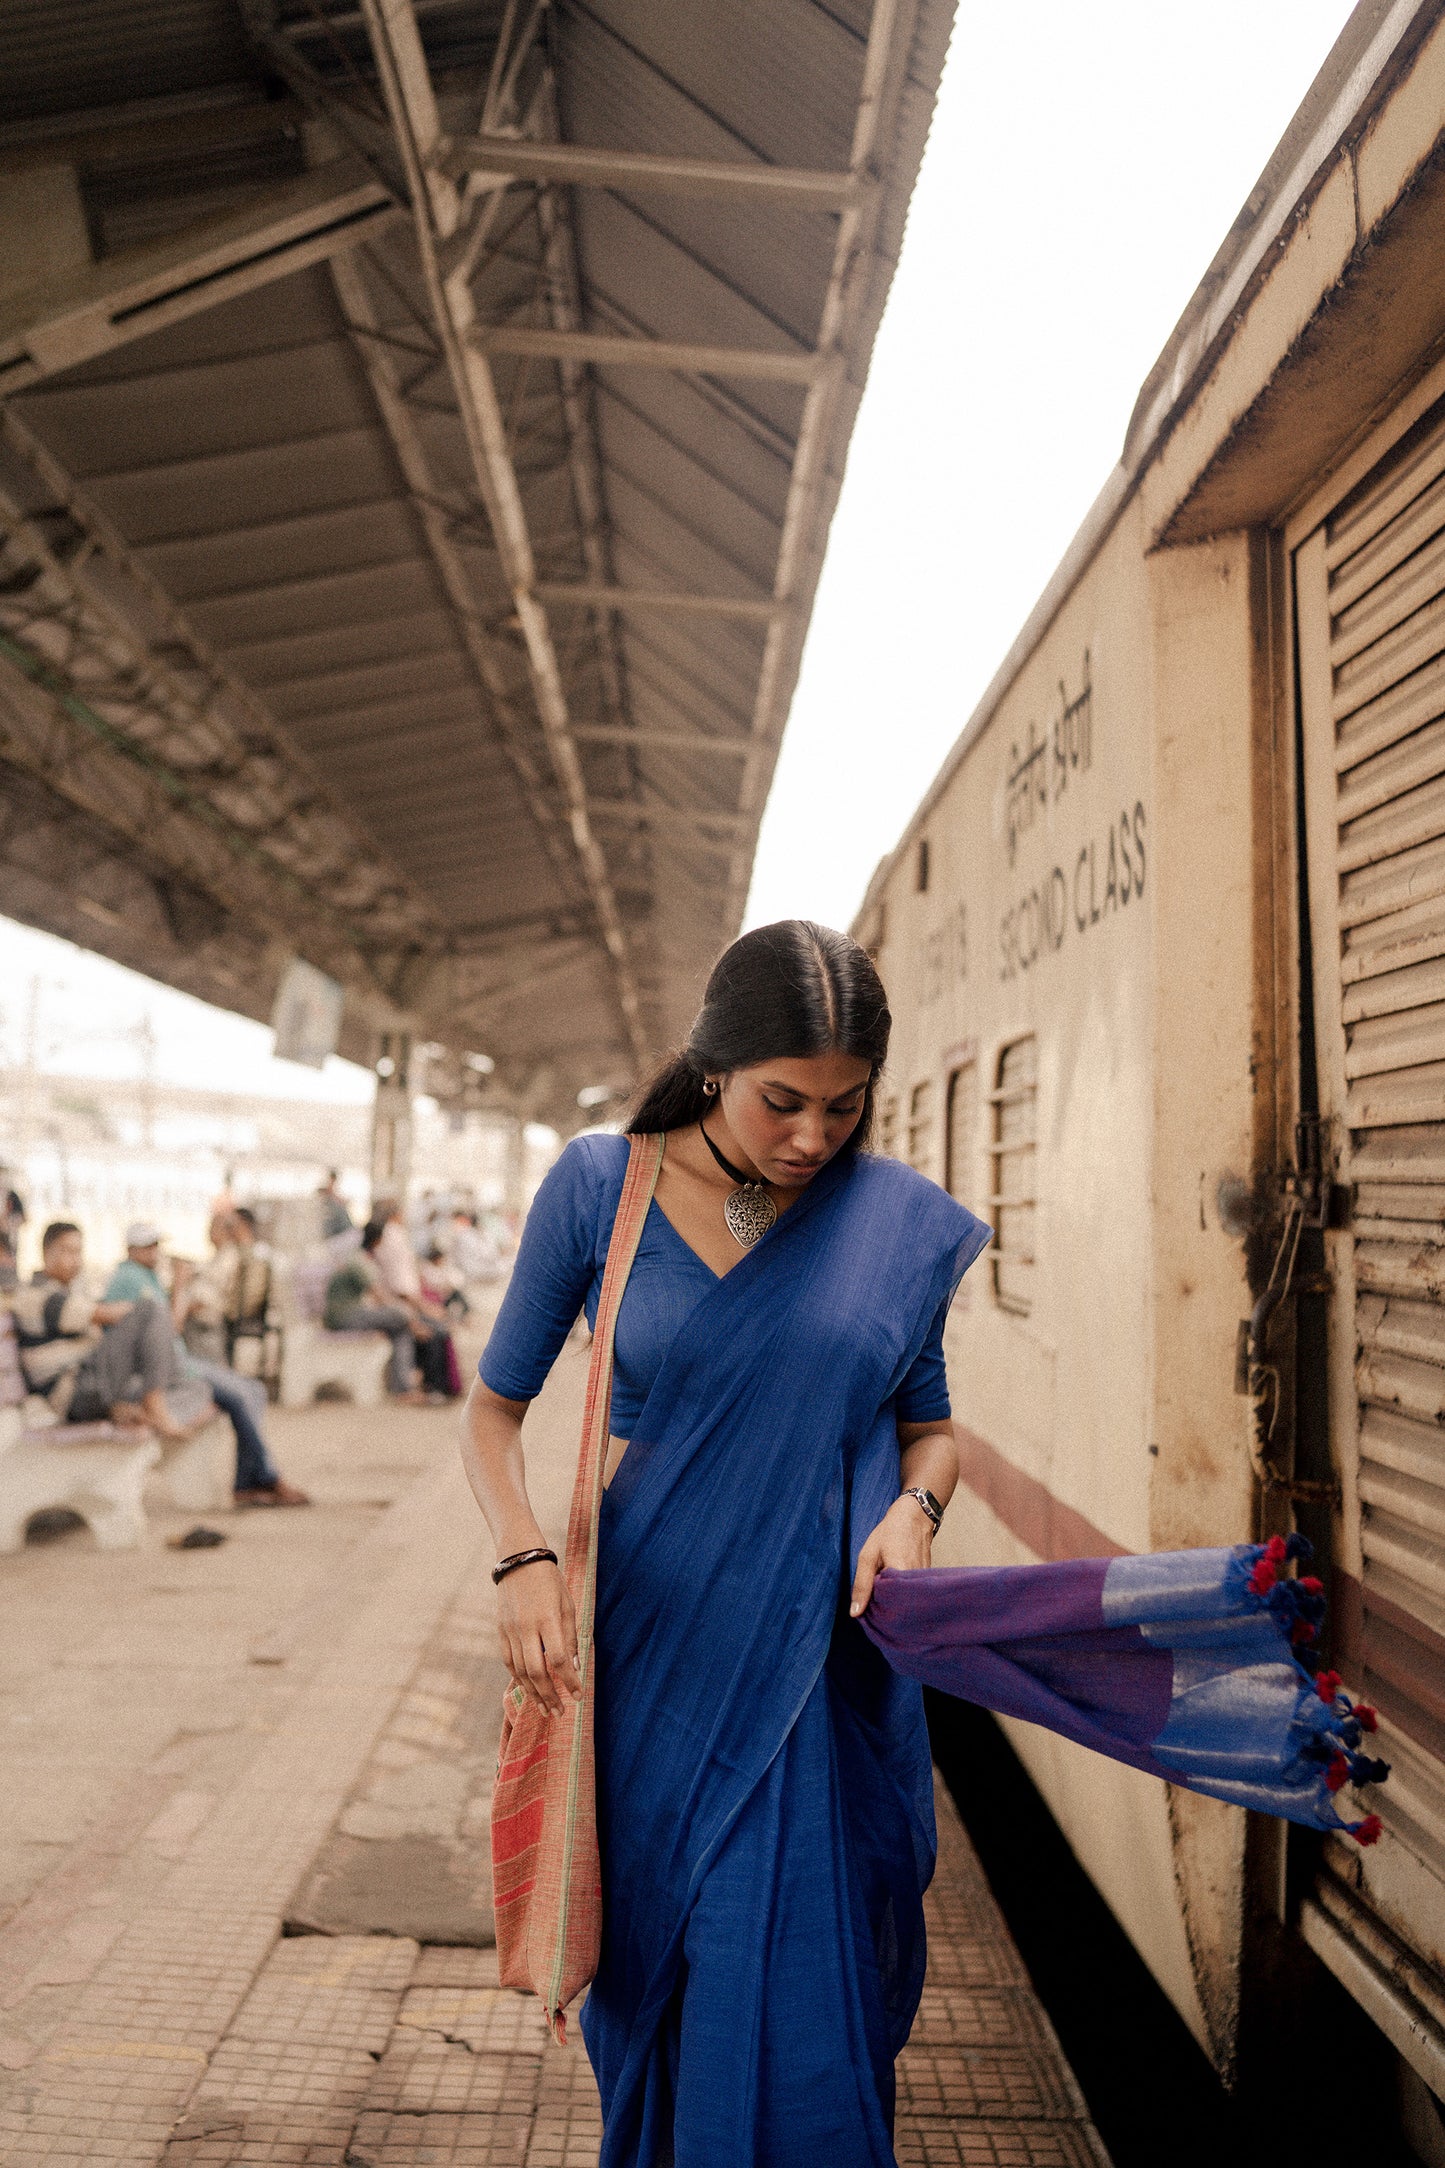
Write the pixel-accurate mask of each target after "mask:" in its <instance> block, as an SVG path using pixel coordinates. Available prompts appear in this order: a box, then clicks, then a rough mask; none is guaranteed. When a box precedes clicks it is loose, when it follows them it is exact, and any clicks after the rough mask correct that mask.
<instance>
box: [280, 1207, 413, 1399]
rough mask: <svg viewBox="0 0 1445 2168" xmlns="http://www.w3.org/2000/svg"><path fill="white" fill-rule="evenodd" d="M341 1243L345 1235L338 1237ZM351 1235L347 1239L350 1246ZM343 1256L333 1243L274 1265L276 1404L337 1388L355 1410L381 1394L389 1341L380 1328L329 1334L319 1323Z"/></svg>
mask: <svg viewBox="0 0 1445 2168" xmlns="http://www.w3.org/2000/svg"><path fill="white" fill-rule="evenodd" d="M338 1240H339V1241H344V1240H345V1237H344V1236H342V1237H339V1238H338ZM355 1246H356V1237H355V1236H353V1237H352V1240H351V1247H352V1248H355ZM343 1261H344V1257H343V1255H342V1254H340V1253H338V1251H337V1250H336V1248H335V1246H334V1245H328V1246H327V1248H326V1249H325V1250H324V1251H318V1252H315V1253H314V1254H312V1255H311V1256H308V1257H299V1258H295V1259H293V1260H289V1261H286V1262H282V1261H280V1260H278V1261H277V1263H276V1265H275V1267H274V1274H275V1286H276V1305H277V1309H278V1311H279V1313H280V1317H281V1405H282V1407H283V1408H304V1407H309V1406H310V1404H311V1402H312V1401H313V1400H314V1399H315V1398H316V1390H317V1387H318V1386H322V1385H330V1386H336V1387H340V1388H341V1390H342V1391H344V1392H345V1393H347V1394H349V1396H350V1398H351V1399H352V1400H353V1401H354V1402H355V1403H356V1405H357V1407H359V1408H375V1407H379V1406H380V1404H381V1402H382V1400H383V1399H384V1398H385V1395H386V1367H387V1364H388V1363H389V1362H390V1361H391V1342H390V1340H388V1338H387V1337H386V1334H385V1333H383V1332H332V1331H330V1330H329V1329H328V1327H327V1326H326V1325H325V1324H324V1323H323V1322H322V1318H323V1313H324V1311H325V1308H326V1289H327V1287H328V1285H329V1284H330V1280H331V1275H332V1274H333V1273H334V1272H335V1271H337V1269H338V1268H339V1266H340V1265H341V1264H342V1263H343Z"/></svg>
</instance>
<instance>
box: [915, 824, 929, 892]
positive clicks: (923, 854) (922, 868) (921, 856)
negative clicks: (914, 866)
mask: <svg viewBox="0 0 1445 2168" xmlns="http://www.w3.org/2000/svg"><path fill="white" fill-rule="evenodd" d="M917 887H918V893H919V895H920V896H926V895H927V893H928V838H927V836H920V837H919V839H918V880H917Z"/></svg>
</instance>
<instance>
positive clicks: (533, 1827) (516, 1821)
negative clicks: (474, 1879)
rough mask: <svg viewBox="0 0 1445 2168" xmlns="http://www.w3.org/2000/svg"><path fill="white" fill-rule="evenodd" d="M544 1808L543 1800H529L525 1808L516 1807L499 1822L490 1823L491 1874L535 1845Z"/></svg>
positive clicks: (539, 1832) (540, 1832) (540, 1828)
mask: <svg viewBox="0 0 1445 2168" xmlns="http://www.w3.org/2000/svg"><path fill="white" fill-rule="evenodd" d="M545 1807H546V1801H545V1800H544V1799H541V1798H538V1799H531V1800H529V1801H528V1802H527V1804H526V1806H524V1807H518V1808H517V1809H516V1810H515V1811H514V1812H513V1813H511V1814H504V1815H503V1816H502V1819H501V1820H500V1822H498V1821H494V1822H493V1823H492V1872H493V1874H495V1873H496V1870H497V1868H498V1867H504V1866H505V1865H506V1864H507V1862H508V1860H511V1859H515V1858H516V1857H517V1855H518V1854H519V1853H520V1852H525V1851H526V1850H527V1848H528V1846H529V1845H534V1844H536V1842H537V1840H538V1839H539V1838H540V1836H541V1834H542V1814H543V1810H544V1809H545Z"/></svg>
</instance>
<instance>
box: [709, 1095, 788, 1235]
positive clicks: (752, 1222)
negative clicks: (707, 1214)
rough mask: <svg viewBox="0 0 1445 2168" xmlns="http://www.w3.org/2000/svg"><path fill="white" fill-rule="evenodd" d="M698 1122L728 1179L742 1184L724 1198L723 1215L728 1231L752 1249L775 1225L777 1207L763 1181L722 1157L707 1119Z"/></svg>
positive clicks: (710, 1149) (713, 1154)
mask: <svg viewBox="0 0 1445 2168" xmlns="http://www.w3.org/2000/svg"><path fill="white" fill-rule="evenodd" d="M697 1126H698V1128H699V1129H700V1130H701V1131H702V1141H703V1143H704V1144H705V1145H706V1146H707V1148H708V1150H709V1151H710V1152H711V1153H712V1156H713V1158H714V1159H715V1160H716V1161H717V1163H718V1165H719V1166H720V1167H721V1168H722V1171H723V1173H724V1174H725V1175H726V1176H727V1177H728V1179H729V1181H732V1182H738V1183H741V1185H742V1186H741V1188H739V1189H735V1190H734V1191H733V1193H732V1195H731V1197H729V1198H728V1199H727V1200H726V1201H725V1203H724V1205H723V1218H724V1219H725V1220H726V1221H727V1223H728V1233H729V1234H730V1235H731V1236H732V1238H733V1240H734V1242H736V1243H737V1244H738V1245H739V1246H740V1247H741V1248H742V1249H745V1250H750V1249H751V1248H752V1246H753V1244H754V1243H755V1242H760V1241H761V1240H762V1238H763V1236H764V1235H765V1234H766V1233H767V1231H768V1229H769V1228H770V1227H771V1226H772V1225H773V1222H774V1221H775V1220H776V1219H777V1216H778V1208H777V1206H776V1205H775V1204H774V1203H773V1200H772V1198H771V1197H770V1196H769V1195H768V1193H767V1191H766V1190H765V1189H764V1188H763V1185H762V1183H761V1182H759V1181H757V1180H756V1179H755V1178H754V1176H752V1175H750V1174H744V1173H743V1172H742V1171H741V1169H740V1168H737V1167H735V1166H734V1165H733V1163H732V1161H731V1160H730V1159H725V1158H724V1157H723V1155H722V1153H721V1152H720V1151H719V1150H718V1148H717V1146H716V1145H715V1144H714V1143H713V1141H712V1138H711V1137H710V1136H709V1135H708V1133H707V1123H706V1122H705V1121H699V1123H698V1125H697Z"/></svg>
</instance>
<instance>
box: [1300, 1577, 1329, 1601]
mask: <svg viewBox="0 0 1445 2168" xmlns="http://www.w3.org/2000/svg"><path fill="white" fill-rule="evenodd" d="M1299 1585H1300V1587H1301V1588H1302V1589H1303V1590H1304V1592H1305V1594H1306V1595H1307V1596H1323V1594H1324V1592H1325V1584H1324V1582H1323V1581H1321V1580H1320V1579H1319V1578H1318V1576H1317V1575H1315V1574H1313V1573H1302V1574H1301V1575H1300V1581H1299Z"/></svg>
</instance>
